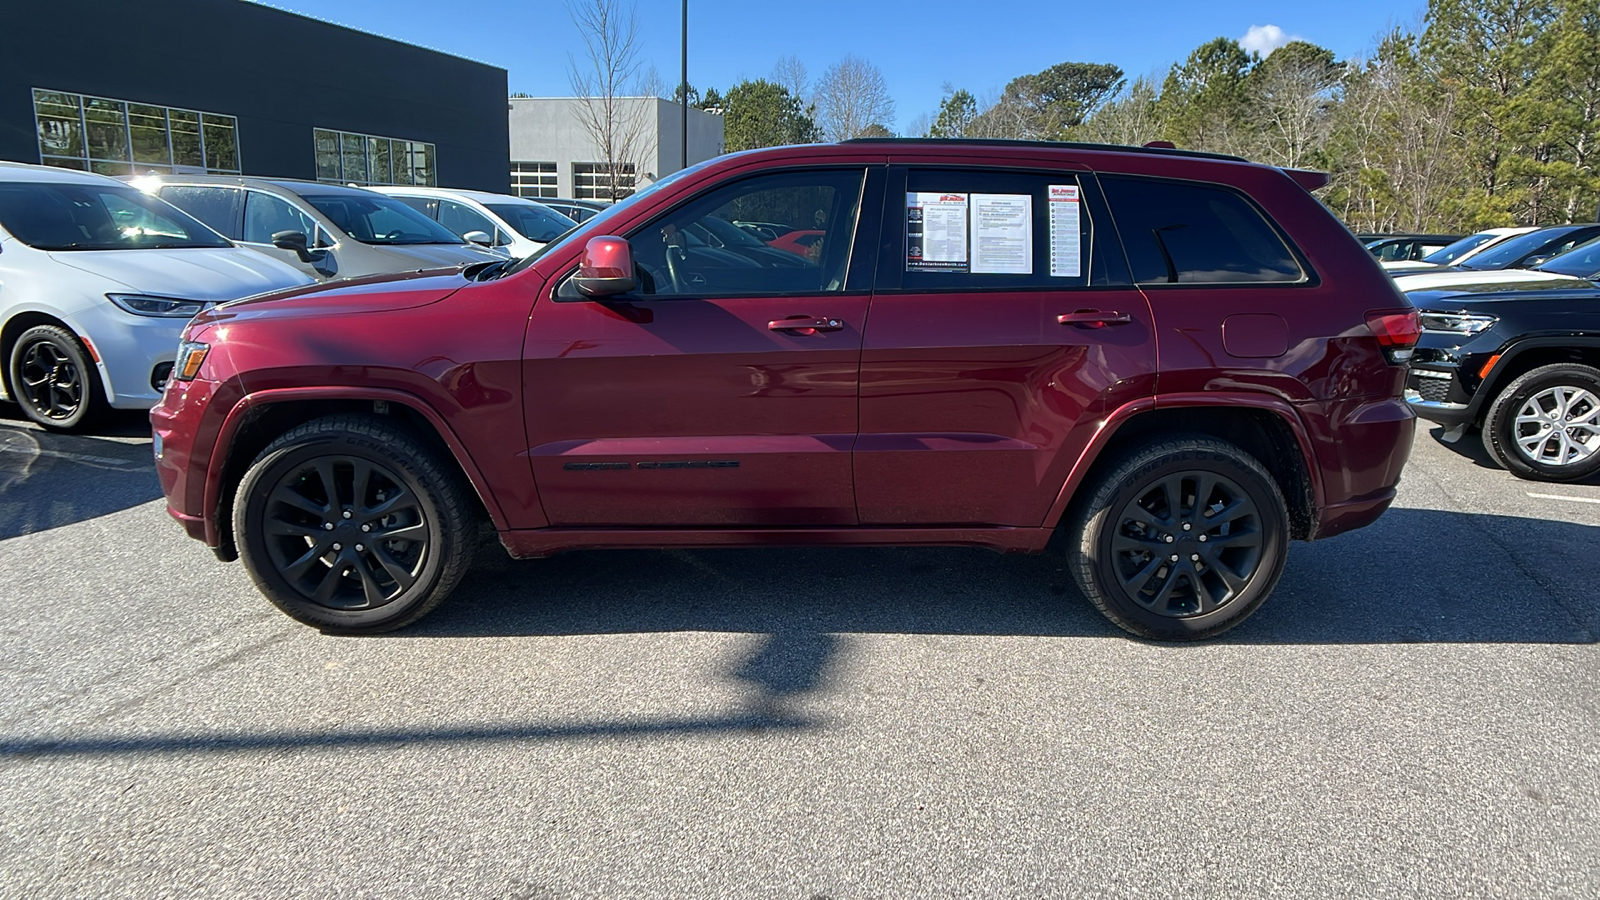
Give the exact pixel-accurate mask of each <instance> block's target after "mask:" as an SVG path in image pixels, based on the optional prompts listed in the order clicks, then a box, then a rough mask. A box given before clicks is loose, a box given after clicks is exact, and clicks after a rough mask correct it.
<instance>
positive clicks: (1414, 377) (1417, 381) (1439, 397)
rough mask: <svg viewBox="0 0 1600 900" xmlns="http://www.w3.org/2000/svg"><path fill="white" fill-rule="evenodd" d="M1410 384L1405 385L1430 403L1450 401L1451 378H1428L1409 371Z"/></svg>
mask: <svg viewBox="0 0 1600 900" xmlns="http://www.w3.org/2000/svg"><path fill="white" fill-rule="evenodd" d="M1409 380H1410V382H1411V383H1410V384H1409V385H1407V387H1409V388H1411V389H1412V390H1413V391H1416V392H1417V393H1418V394H1421V395H1422V399H1424V400H1427V401H1429V402H1430V403H1448V402H1449V401H1450V382H1451V381H1453V380H1454V379H1451V378H1430V377H1428V376H1426V375H1419V374H1418V373H1416V372H1414V371H1413V372H1412V373H1411V378H1410V379H1409Z"/></svg>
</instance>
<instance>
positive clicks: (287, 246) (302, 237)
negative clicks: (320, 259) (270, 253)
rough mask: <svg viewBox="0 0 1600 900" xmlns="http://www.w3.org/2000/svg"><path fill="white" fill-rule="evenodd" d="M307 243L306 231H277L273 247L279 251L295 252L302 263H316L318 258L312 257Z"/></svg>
mask: <svg viewBox="0 0 1600 900" xmlns="http://www.w3.org/2000/svg"><path fill="white" fill-rule="evenodd" d="M307 243H308V242H307V240H306V233H305V232H304V231H277V232H274V233H273V235H272V246H274V247H277V248H278V249H279V250H290V251H293V252H294V255H295V256H298V257H299V258H300V261H301V262H307V263H308V262H316V261H317V257H315V256H312V255H311V251H310V249H308V246H307Z"/></svg>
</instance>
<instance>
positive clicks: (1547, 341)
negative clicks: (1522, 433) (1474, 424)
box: [1467, 334, 1600, 421]
mask: <svg viewBox="0 0 1600 900" xmlns="http://www.w3.org/2000/svg"><path fill="white" fill-rule="evenodd" d="M1551 347H1554V348H1556V349H1558V350H1559V349H1564V348H1569V347H1582V348H1584V349H1597V350H1600V334H1570V335H1540V336H1537V337H1520V338H1514V339H1512V341H1511V343H1510V344H1509V345H1507V346H1506V348H1505V349H1503V350H1501V351H1499V354H1498V356H1499V358H1498V359H1496V360H1495V361H1494V365H1493V366H1490V367H1489V372H1488V374H1486V375H1484V376H1483V379H1482V380H1481V381H1479V382H1478V389H1477V390H1475V391H1473V392H1472V399H1471V400H1470V401H1468V403H1467V411H1468V413H1469V414H1470V415H1471V416H1472V419H1473V421H1477V420H1478V418H1479V416H1480V415H1481V414H1482V413H1483V412H1484V410H1485V409H1486V408H1487V407H1488V405H1489V400H1490V398H1492V397H1494V396H1495V395H1496V394H1499V393H1500V392H1501V391H1502V390H1505V386H1506V385H1507V384H1510V383H1511V381H1512V379H1511V378H1510V377H1508V376H1507V375H1506V372H1507V371H1509V370H1510V368H1511V365H1512V364H1513V363H1515V362H1516V361H1517V358H1518V357H1520V356H1521V355H1523V354H1524V353H1527V352H1528V351H1530V350H1544V349H1548V348H1551Z"/></svg>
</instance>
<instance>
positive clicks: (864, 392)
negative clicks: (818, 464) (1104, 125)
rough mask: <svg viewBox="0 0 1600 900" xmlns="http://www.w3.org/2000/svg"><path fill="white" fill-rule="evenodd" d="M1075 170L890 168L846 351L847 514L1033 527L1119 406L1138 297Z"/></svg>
mask: <svg viewBox="0 0 1600 900" xmlns="http://www.w3.org/2000/svg"><path fill="white" fill-rule="evenodd" d="M1107 220H1108V216H1107V215H1106V213H1105V209H1104V205H1103V201H1102V199H1101V197H1100V195H1099V193H1098V191H1097V190H1096V188H1095V182H1094V179H1093V178H1092V177H1091V176H1090V175H1089V173H1088V172H1087V171H1085V170H1082V169H1066V168H1060V167H1055V168H1052V169H1044V168H1041V169H1027V168H1021V167H1018V168H998V167H995V166H992V165H989V166H985V165H976V164H975V165H969V166H955V165H938V166H932V165H929V166H923V165H906V166H902V167H895V168H893V169H891V175H890V180H889V188H888V200H887V201H886V203H885V213H884V232H883V234H884V238H883V241H882V244H881V246H880V249H879V267H878V278H877V287H876V289H875V291H874V294H873V298H872V311H871V316H870V319H869V323H868V326H867V334H866V338H865V341H864V346H863V350H862V357H861V434H860V437H859V438H858V439H857V442H856V446H855V469H856V498H857V504H858V511H859V515H860V520H861V524H863V525H900V524H904V525H1015V526H1038V525H1039V524H1041V522H1043V520H1044V517H1045V515H1046V513H1047V512H1048V510H1049V508H1050V505H1051V504H1052V503H1053V502H1054V500H1055V499H1056V496H1057V494H1058V493H1059V491H1060V488H1061V485H1062V484H1063V483H1064V481H1065V480H1066V476H1067V474H1068V472H1069V471H1070V469H1071V466H1072V464H1073V463H1074V462H1075V461H1076V459H1077V457H1078V455H1079V454H1080V453H1081V452H1082V451H1083V449H1084V448H1085V447H1086V446H1087V444H1088V442H1089V440H1090V438H1091V437H1092V436H1093V434H1094V433H1095V431H1096V430H1097V429H1098V427H1099V424H1100V423H1101V421H1103V419H1104V417H1105V416H1106V415H1108V414H1109V413H1110V412H1111V411H1112V410H1114V409H1116V408H1117V407H1118V406H1120V405H1122V404H1124V403H1127V402H1130V401H1132V400H1135V399H1139V398H1142V397H1146V396H1149V395H1150V394H1151V392H1152V391H1153V385H1154V375H1155V343H1154V332H1153V328H1152V322H1151V316H1150V309H1149V306H1148V304H1147V303H1146V301H1145V299H1144V296H1143V294H1141V293H1140V292H1139V290H1138V289H1136V288H1135V287H1134V286H1133V285H1132V283H1131V281H1130V280H1129V278H1128V275H1127V267H1126V263H1125V260H1124V258H1123V256H1122V251H1121V248H1120V247H1119V245H1118V244H1117V241H1116V238H1115V237H1114V233H1115V232H1114V230H1113V229H1112V228H1110V227H1109V226H1108V225H1107V224H1106V223H1107Z"/></svg>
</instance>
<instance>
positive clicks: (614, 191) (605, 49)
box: [567, 0, 659, 200]
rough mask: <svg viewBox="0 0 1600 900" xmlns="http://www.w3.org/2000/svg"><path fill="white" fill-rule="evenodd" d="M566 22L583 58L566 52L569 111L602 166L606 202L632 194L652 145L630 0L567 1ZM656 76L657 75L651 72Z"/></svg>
mask: <svg viewBox="0 0 1600 900" xmlns="http://www.w3.org/2000/svg"><path fill="white" fill-rule="evenodd" d="M568 11H569V12H570V13H571V14H572V22H573V24H574V25H576V26H577V27H578V33H579V34H580V35H581V36H582V37H583V51H584V52H583V59H582V61H580V60H579V59H577V58H576V57H574V56H572V55H571V54H570V53H569V54H568V55H567V65H568V77H569V80H570V82H571V84H572V93H573V94H574V96H576V97H577V98H578V100H579V102H578V103H577V105H576V106H575V107H574V115H575V116H576V117H577V119H578V124H579V125H580V126H581V127H582V128H583V130H584V132H585V133H586V134H588V135H589V138H590V140H592V141H594V146H595V150H596V152H597V153H598V154H599V156H600V157H601V158H600V159H599V160H596V161H597V162H600V163H602V164H603V165H604V166H605V174H606V176H607V181H608V184H609V191H610V194H611V199H612V200H620V199H622V198H623V197H626V196H627V195H629V194H631V193H633V185H634V184H635V183H636V180H637V177H638V173H639V172H640V171H641V170H642V169H643V168H644V165H643V163H644V160H645V159H646V157H647V154H649V153H650V152H651V150H652V149H653V148H651V147H650V146H649V143H650V141H651V140H652V139H653V137H654V135H653V133H652V131H653V130H652V129H650V128H649V124H650V122H649V117H648V116H647V115H646V112H647V108H648V105H649V104H648V103H647V101H645V100H642V99H640V98H639V97H638V96H637V95H638V94H641V93H644V90H643V88H644V85H643V84H642V80H643V79H642V77H641V76H644V75H645V74H646V73H645V72H644V71H643V61H642V60H641V59H640V58H639V47H638V35H639V12H638V8H637V7H636V6H635V5H634V3H633V2H631V0H629V2H627V3H624V0H573V2H572V3H571V5H569V6H568ZM657 78H658V80H659V75H658V76H657Z"/></svg>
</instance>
